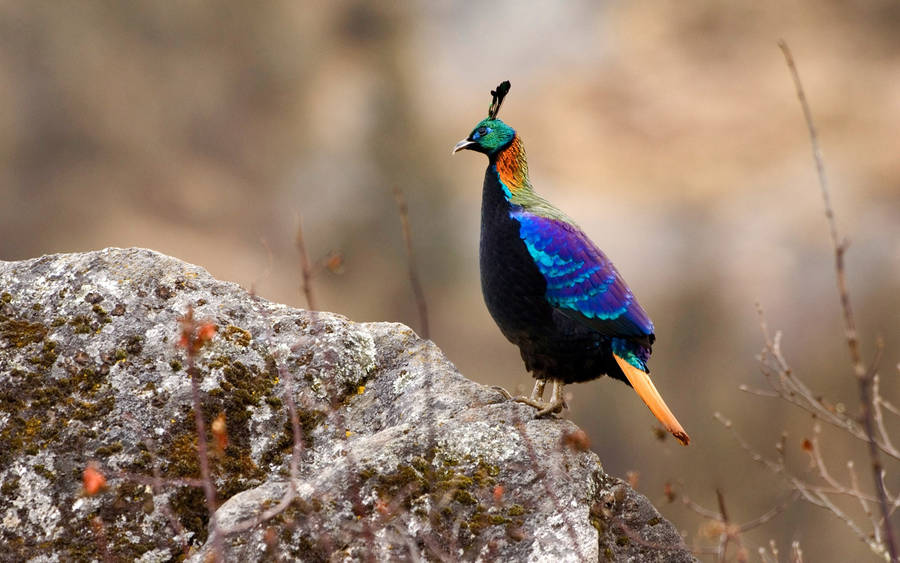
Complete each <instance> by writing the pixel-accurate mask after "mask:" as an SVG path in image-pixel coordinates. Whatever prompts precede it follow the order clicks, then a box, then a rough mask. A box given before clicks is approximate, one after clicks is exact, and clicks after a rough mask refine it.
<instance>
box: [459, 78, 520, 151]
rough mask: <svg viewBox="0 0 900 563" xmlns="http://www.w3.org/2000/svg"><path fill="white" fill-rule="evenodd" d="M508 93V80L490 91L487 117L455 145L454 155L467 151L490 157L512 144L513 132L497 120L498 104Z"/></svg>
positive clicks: (514, 133)
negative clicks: (490, 97) (490, 98)
mask: <svg viewBox="0 0 900 563" xmlns="http://www.w3.org/2000/svg"><path fill="white" fill-rule="evenodd" d="M508 92H509V81H508V80H505V81H503V82H502V83H501V84H500V85H499V86H497V89H496V90H492V91H491V96H492V98H493V99H492V101H491V106H490V107H489V108H488V116H487V117H486V118H484V119H482V120H481V121H479V122H478V125H476V126H475V128H474V129H472V132H471V133H470V134H469V136H468V137H466V138H465V139H463V140H462V141H460V142H458V143H456V146H455V147H453V152H454V153H456V152H459V151H461V150H463V149H468V150H472V151H476V152H480V153H484V154H486V155H488V156H491V155H493V154H496V153H497V152H498V151H500V150H501V149H503V148H504V147H506V146H507V145H509V143H511V142H512V140H513V138H514V137H515V136H516V132H515V130H514V129H513V128H512V127H510V126H509V125H507V124H506V123H503V122H502V121H500V120H499V119H497V112H498V111H500V104H502V103H503V98H504V97H505V96H506V94H507V93H508Z"/></svg>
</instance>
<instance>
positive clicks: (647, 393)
mask: <svg viewBox="0 0 900 563" xmlns="http://www.w3.org/2000/svg"><path fill="white" fill-rule="evenodd" d="M613 357H614V358H615V359H616V363H617V364H619V367H620V368H621V369H622V372H623V373H624V374H625V377H627V378H628V382H629V383H631V386H632V387H633V388H634V390H635V391H636V392H637V394H638V396H639V397H640V398H641V400H642V401H644V403H645V404H646V405H647V406H648V407H650V412H652V413H653V416H655V417H656V418H657V419H659V421H660V422H662V423H663V425H664V426H665V427H666V430H668V431H669V432H671V433H672V435H673V436H675V439H676V440H678V441H679V442H681V445H683V446H686V445H688V444H689V443H690V442H691V438H690V436H688V435H687V432H685V431H684V428H682V427H681V425H680V424H678V420H677V419H676V418H675V415H674V414H672V411H670V410H669V407H668V406H667V405H666V402H665V401H663V398H662V396H661V395H660V394H659V391H657V390H656V386H655V385H653V382H652V381H650V376H649V375H647V374H646V373H644V372H643V371H641V370H639V369H638V368H636V367H634V366H633V365H631V364H630V363H628V362H627V361H626V360H623V359H622V358H620V357H619V356H617V355H616V354H613Z"/></svg>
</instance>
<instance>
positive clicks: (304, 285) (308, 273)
mask: <svg viewBox="0 0 900 563" xmlns="http://www.w3.org/2000/svg"><path fill="white" fill-rule="evenodd" d="M294 244H296V246H297V251H298V252H299V253H300V290H301V291H302V292H303V295H304V297H306V307H307V308H309V309H311V310H315V308H316V305H315V300H314V299H313V289H312V275H313V271H312V267H311V266H310V265H309V254H308V253H307V252H306V243H305V242H304V240H303V223H302V222H301V219H300V214H299V213H298V214H297V237H296V239H295V240H294Z"/></svg>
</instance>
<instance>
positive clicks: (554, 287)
mask: <svg viewBox="0 0 900 563" xmlns="http://www.w3.org/2000/svg"><path fill="white" fill-rule="evenodd" d="M509 89H510V83H509V81H508V80H507V81H504V82H502V83H501V84H500V85H499V86H497V88H496V89H495V90H491V104H490V106H489V107H488V115H487V117H486V118H485V119H482V120H481V121H480V122H478V124H477V125H475V128H474V129H472V132H471V133H470V134H469V135H468V136H467V137H466V138H465V139H463V140H461V141H460V142H458V143H457V144H456V145H455V146H454V147H453V150H452V153H451V154H455V153H458V152H460V151H463V150H469V151H474V152H479V153H482V154H484V155H486V156H487V158H488V166H487V170H486V171H485V175H484V184H483V187H482V203H481V240H480V248H479V262H480V269H481V289H482V294H483V296H484V301H485V304H486V305H487V309H488V311H489V313H490V314H491V316H492V317H493V319H494V321H495V322H496V324H497V326H498V327H499V329H500V331H501V332H502V333H503V335H504V336H505V337H506V339H507V340H509V341H510V342H511V343H513V344H515V345H516V346H518V347H519V351H520V352H521V355H522V360H523V361H524V363H525V368H526V369H527V370H528V371H529V372H531V374H532V376H533V377H534V379H535V383H534V388H533V390H532V393H531V396H528V397H526V396H519V397H512V396H511V395H510V394H509V393H508V392H507V391H506V390H504V389H502V388H498V390H499V391H501V392H502V393H503V394H504V395H505V397H506V398H507V399H511V400H515V401H518V402H521V403H525V404H527V405H530V406H532V407H534V408H535V409H537V410H536V414H535V416H536V417H543V416H547V415H551V416H552V415H556V414H559V413H561V412H562V409H563V408H568V405H567V404H566V401H565V398H564V394H563V388H564V385H567V384H571V383H580V382H586V381H590V380H593V379H596V378H599V377H602V376H603V375H607V376H609V377H612V378H614V379H618V380H620V381H623V382H624V383H625V384H626V385H628V386H630V387H632V388H633V389H634V390H635V391H636V392H637V394H638V396H639V397H640V398H641V399H642V400H643V402H644V403H645V404H646V405H647V406H648V407H649V408H650V411H651V412H652V413H653V414H654V415H655V416H656V418H657V419H658V420H659V421H660V422H661V423H662V424H663V426H664V427H665V428H666V430H668V432H670V433H671V434H672V435H673V436H674V437H675V438H676V439H677V440H678V441H679V442H680V443H681V444H683V445H685V446H686V445H688V443H689V442H690V437H689V436H688V434H687V432H685V430H684V428H683V427H682V426H681V424H679V422H678V420H677V419H676V418H675V416H674V415H673V414H672V411H671V410H670V409H669V407H668V406H667V405H666V402H665V401H664V400H663V398H662V396H661V395H660V393H659V391H658V390H657V389H656V386H655V385H654V384H653V381H652V380H651V379H650V375H649V374H650V369H649V368H648V367H647V362H648V360H649V359H650V353H651V351H652V346H653V343H654V341H655V340H656V335H655V333H654V327H653V322H652V321H651V320H650V317H649V316H648V314H647V312H646V311H645V310H644V309H643V307H641V305H640V304H639V303H638V301H637V298H636V297H635V295H634V293H633V292H632V291H631V289H630V288H629V287H628V285H627V284H626V283H625V280H624V279H623V278H622V275H621V274H619V271H618V270H617V269H616V267H615V266H614V265H613V263H612V262H611V261H610V260H609V258H607V257H606V255H605V254H604V253H603V251H602V250H600V248H599V247H598V246H597V245H596V244H594V242H593V241H591V239H590V238H588V236H587V235H586V234H585V233H584V231H583V230H582V229H581V228H580V227H579V226H578V225H577V224H576V223H575V222H574V221H573V220H572V219H570V218H569V217H568V216H566V215H565V214H564V213H563V212H562V211H560V210H559V209H557V208H556V207H554V206H553V205H552V204H551V203H550V202H548V201H547V200H546V199H544V198H543V197H541V196H540V195H538V194H537V193H536V192H535V190H534V187H533V186H532V183H531V180H530V178H529V175H528V161H527V159H526V155H525V146H524V144H523V142H522V138H521V137H520V136H519V134H518V133H517V132H516V131H515V130H514V129H513V128H512V127H510V126H509V125H507V124H506V123H504V122H503V121H501V120H500V119H498V118H497V113H498V112H499V110H500V106H501V104H502V103H503V100H504V98H505V97H506V95H507V94H508V93H509ZM548 383H549V384H550V386H551V394H550V400H549V401H544V398H543V397H544V390H545V387H546V386H547V384H548Z"/></svg>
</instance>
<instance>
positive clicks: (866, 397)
mask: <svg viewBox="0 0 900 563" xmlns="http://www.w3.org/2000/svg"><path fill="white" fill-rule="evenodd" d="M778 46H779V47H780V48H781V51H782V52H783V53H784V59H785V62H786V63H787V66H788V69H789V70H790V72H791V76H792V77H793V79H794V86H795V87H796V89H797V99H798V100H799V101H800V106H801V107H802V108H803V116H804V118H805V119H806V126H807V128H808V129H809V138H810V143H811V144H812V151H813V160H814V161H815V163H816V171H817V173H818V175H819V186H820V187H821V189H822V201H823V203H824V204H825V218H826V219H827V220H828V230H829V233H830V234H831V242H832V244H833V245H834V263H835V273H836V277H837V285H838V293H839V295H840V301H841V310H842V311H843V314H844V332H845V335H846V339H847V348H848V350H849V351H850V359H851V362H852V363H853V372H854V375H855V376H856V380H857V382H858V385H859V399H860V407H861V409H862V419H863V426H864V428H865V432H866V436H867V438H868V441H869V459H870V461H871V463H872V476H873V479H874V481H875V490H876V492H877V494H878V505H879V508H880V509H881V515H882V518H883V519H884V522H883V524H884V544H885V546H886V548H887V551H888V554H889V555H890V558H891V561H897V560H898V559H897V547H896V545H895V543H894V532H893V530H892V528H891V523H890V509H889V503H888V499H887V494H886V492H885V490H884V478H883V471H882V465H881V459H880V456H879V455H878V450H879V448H878V445H877V443H876V442H875V422H874V415H873V413H872V376H871V375H870V373H869V372H867V370H866V368H865V365H864V363H863V360H862V354H861V353H860V350H859V340H858V336H857V330H856V321H855V319H854V317H853V309H852V308H851V306H850V292H849V291H848V289H847V279H846V276H845V274H844V253H845V251H846V250H847V244H846V242H843V241H841V240H840V238H839V237H838V231H837V225H836V221H835V219H834V211H833V208H832V206H831V198H830V196H829V193H828V181H827V177H826V176H825V164H824V159H823V158H822V151H821V149H820V147H819V137H818V134H817V133H816V127H815V123H814V122H813V117H812V111H811V110H810V107H809V103H808V102H807V100H806V94H805V93H804V91H803V84H802V82H801V81H800V74H799V73H798V71H797V66H796V64H794V57H793V56H792V55H791V50H790V48H789V47H788V45H787V43H786V42H785V41H784V40H781V41H779V43H778Z"/></svg>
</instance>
